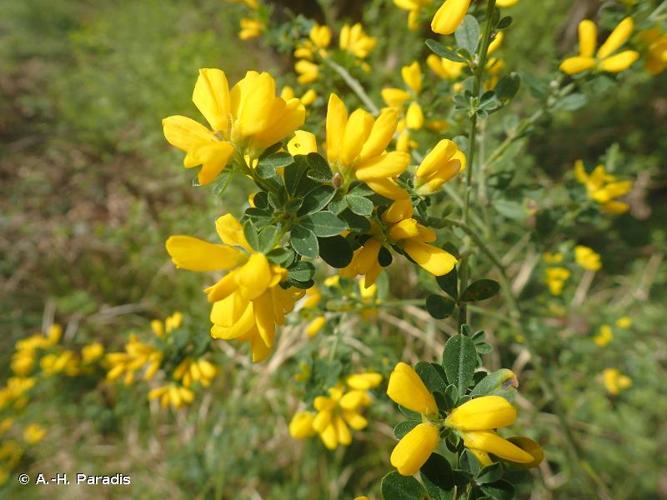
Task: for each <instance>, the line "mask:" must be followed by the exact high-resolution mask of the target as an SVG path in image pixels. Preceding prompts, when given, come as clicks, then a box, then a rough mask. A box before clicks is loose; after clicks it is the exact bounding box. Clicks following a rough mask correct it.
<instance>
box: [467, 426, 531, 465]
mask: <svg viewBox="0 0 667 500" xmlns="http://www.w3.org/2000/svg"><path fill="white" fill-rule="evenodd" d="M463 444H464V445H465V447H466V448H472V449H476V450H481V451H485V452H487V453H491V454H493V455H496V456H497V457H499V458H502V459H503V460H509V461H510V462H516V463H519V464H529V463H531V462H533V460H534V459H533V456H532V455H531V454H530V453H528V452H526V451H524V450H522V449H521V448H519V447H518V446H516V445H515V444H512V443H510V442H509V441H508V440H507V439H503V438H502V437H500V436H499V435H498V434H496V433H495V432H492V431H472V432H464V433H463Z"/></svg>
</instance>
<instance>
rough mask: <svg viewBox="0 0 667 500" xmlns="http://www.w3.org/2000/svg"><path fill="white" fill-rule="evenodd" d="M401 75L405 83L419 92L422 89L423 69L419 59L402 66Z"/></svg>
mask: <svg viewBox="0 0 667 500" xmlns="http://www.w3.org/2000/svg"><path fill="white" fill-rule="evenodd" d="M401 76H402V77H403V81H404V82H405V84H406V85H407V86H408V87H410V88H411V89H412V91H413V92H415V93H416V94H418V93H419V92H420V91H421V89H422V71H421V67H420V66H419V63H418V62H417V61H415V62H413V63H412V64H410V65H409V66H403V67H402V68H401Z"/></svg>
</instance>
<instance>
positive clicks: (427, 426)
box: [390, 422, 440, 476]
mask: <svg viewBox="0 0 667 500" xmlns="http://www.w3.org/2000/svg"><path fill="white" fill-rule="evenodd" d="M439 441H440V433H439V431H438V428H437V427H436V426H435V425H433V424H432V423H430V422H423V423H421V424H418V425H417V426H416V427H415V428H414V429H412V430H411V431H410V432H408V433H407V434H406V435H405V436H403V437H402V438H401V440H400V441H399V442H398V444H397V445H396V446H395V447H394V451H392V452H391V457H390V462H391V465H392V466H394V467H396V470H398V473H399V474H401V475H403V476H412V475H414V474H416V473H417V472H418V471H419V469H421V467H422V465H424V464H425V463H426V461H427V460H428V458H429V457H430V456H431V454H432V453H433V452H434V451H435V449H436V448H437V447H438V442H439Z"/></svg>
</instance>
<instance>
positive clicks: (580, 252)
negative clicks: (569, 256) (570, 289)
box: [574, 245, 602, 271]
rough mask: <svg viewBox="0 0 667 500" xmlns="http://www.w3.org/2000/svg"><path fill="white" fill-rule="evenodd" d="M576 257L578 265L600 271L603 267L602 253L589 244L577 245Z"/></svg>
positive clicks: (575, 249)
mask: <svg viewBox="0 0 667 500" xmlns="http://www.w3.org/2000/svg"><path fill="white" fill-rule="evenodd" d="M574 259H575V261H576V262H577V265H579V266H581V267H583V268H584V269H586V270H587V271H599V270H600V269H602V262H601V261H600V254H599V253H597V252H596V251H595V250H593V249H592V248H589V247H587V246H584V245H577V246H576V247H574Z"/></svg>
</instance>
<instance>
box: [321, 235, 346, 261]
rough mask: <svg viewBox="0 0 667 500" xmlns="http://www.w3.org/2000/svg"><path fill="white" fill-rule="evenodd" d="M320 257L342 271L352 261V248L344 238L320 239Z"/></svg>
mask: <svg viewBox="0 0 667 500" xmlns="http://www.w3.org/2000/svg"><path fill="white" fill-rule="evenodd" d="M319 244H320V257H322V260H324V262H326V263H327V264H329V265H330V266H331V267H334V268H336V269H342V268H344V267H345V266H347V265H348V264H349V263H350V262H351V261H352V246H351V245H350V242H349V241H347V240H346V239H345V238H343V237H342V236H333V237H331V238H319Z"/></svg>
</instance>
